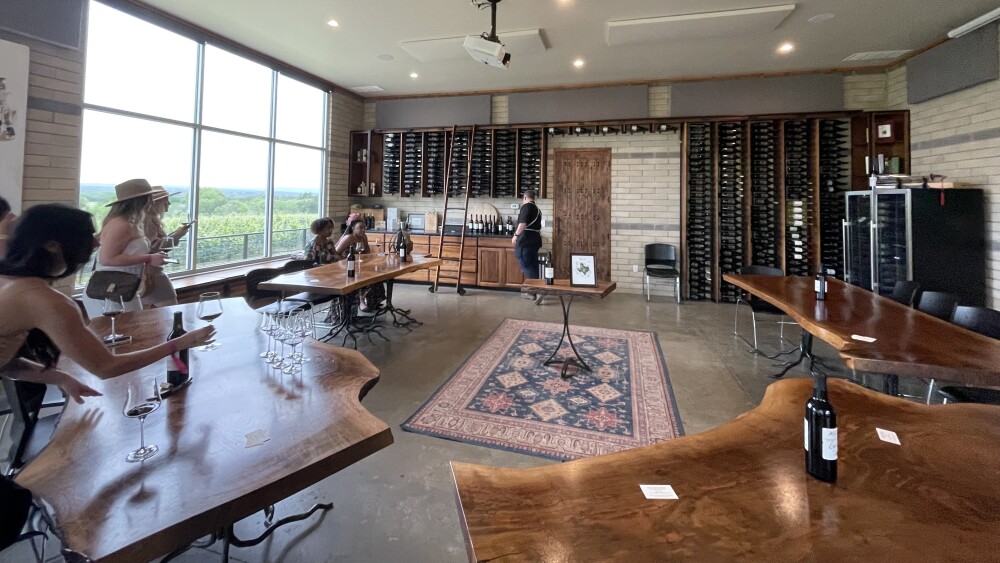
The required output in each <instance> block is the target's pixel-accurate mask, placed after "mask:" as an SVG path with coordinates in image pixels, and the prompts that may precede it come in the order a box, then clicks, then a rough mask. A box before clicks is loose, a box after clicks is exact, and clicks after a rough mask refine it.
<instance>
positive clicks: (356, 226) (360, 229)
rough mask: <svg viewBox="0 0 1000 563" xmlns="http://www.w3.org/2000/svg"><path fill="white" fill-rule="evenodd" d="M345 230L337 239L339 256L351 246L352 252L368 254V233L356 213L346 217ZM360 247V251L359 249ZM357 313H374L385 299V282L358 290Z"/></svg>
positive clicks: (345, 253) (369, 251)
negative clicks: (353, 248)
mask: <svg viewBox="0 0 1000 563" xmlns="http://www.w3.org/2000/svg"><path fill="white" fill-rule="evenodd" d="M347 225H348V227H347V232H345V233H344V235H343V236H342V237H340V240H338V241H337V245H336V247H335V248H336V251H337V254H339V255H340V256H347V251H348V250H349V249H350V248H351V247H352V246H353V247H355V250H354V252H360V253H361V254H369V253H371V251H372V249H371V246H369V245H368V235H366V234H365V222H364V220H363V219H361V216H360V215H358V214H357V213H351V214H350V216H348V217H347ZM359 249H360V251H359ZM358 299H359V302H358V314H359V315H362V316H367V317H370V316H372V315H374V314H375V310H376V309H378V308H379V306H380V305H381V304H382V302H383V301H385V284H381V283H377V284H375V285H370V286H368V287H365V288H362V289H360V290H359V291H358Z"/></svg>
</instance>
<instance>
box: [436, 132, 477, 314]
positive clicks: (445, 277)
mask: <svg viewBox="0 0 1000 563" xmlns="http://www.w3.org/2000/svg"><path fill="white" fill-rule="evenodd" d="M457 133H459V131H458V126H456V125H453V126H452V127H451V141H450V142H449V143H448V153H447V157H446V159H445V168H444V216H443V217H442V218H441V224H442V226H441V237H440V239H439V240H438V251H437V256H438V258H440V259H441V260H442V261H443V262H454V263H456V265H457V267H456V269H455V272H454V275H452V272H451V270H450V269H448V270H445V269H444V268H443V267H442V266H443V264H442V266H438V267H437V268H435V272H436V273H435V275H434V283H433V284H432V285H431V286H430V288H428V289H429V290H430V292H431V293H434V292H436V291H437V289H438V286H439V285H440V284H441V282H442V281H444V282H445V283H449V282H454V284H455V292H456V293H458V294H459V295H465V288H464V287H462V264H463V262H464V260H465V229H466V226H467V225H468V221H469V195H470V194H471V192H472V190H470V189H469V185H470V184H471V182H470V180H471V177H472V145H473V142H474V141H475V138H476V126H475V125H473V126H472V130H471V131H469V137H468V145H467V149H466V155H465V156H466V158H465V196H464V197H461V206H459V205H457V204H453V203H452V202H451V199H452V197H451V185H450V182H451V171H452V170H451V169H452V153H453V150H454V148H455V136H456V134H457ZM459 213H461V216H462V230H461V234H460V235H459V237H458V242H455V241H447V240H446V239H447V238H448V235H447V234H445V227H447V226H448V224H449V223H448V218H449V217H456V216H458V214H459ZM446 248H447V249H448V250H449V251H448V252H445V249H446ZM456 248H457V250H458V252H457V256H455V255H453V254H455V253H454V252H453V251H454V250H455V249H456Z"/></svg>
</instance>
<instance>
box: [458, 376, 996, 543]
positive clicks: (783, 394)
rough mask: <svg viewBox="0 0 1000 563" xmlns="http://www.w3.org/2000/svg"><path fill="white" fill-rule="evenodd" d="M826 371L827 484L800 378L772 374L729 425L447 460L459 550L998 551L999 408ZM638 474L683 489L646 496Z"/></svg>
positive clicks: (647, 480) (803, 381) (808, 387)
mask: <svg viewBox="0 0 1000 563" xmlns="http://www.w3.org/2000/svg"><path fill="white" fill-rule="evenodd" d="M828 385H829V391H830V401H831V402H832V403H833V405H834V407H835V408H836V409H837V418H838V426H839V429H840V451H839V458H840V462H839V467H838V474H839V475H838V481H837V484H836V485H829V484H826V483H822V482H820V481H817V480H816V479H813V478H811V477H808V476H807V475H806V472H805V466H804V465H805V463H804V453H803V452H804V450H803V445H802V416H803V404H804V403H805V402H806V400H807V398H808V397H809V395H810V391H811V381H810V380H808V379H791V380H785V381H780V382H777V383H774V384H772V385H771V386H770V387H769V388H768V390H767V393H766V394H765V396H764V400H763V401H762V402H761V405H760V406H759V407H757V408H756V409H754V410H752V411H750V412H749V413H747V414H745V415H743V416H741V417H740V418H738V419H737V420H735V421H733V422H731V423H728V424H725V425H723V426H720V427H718V428H716V429H714V430H710V431H707V432H703V433H701V434H696V435H694V436H689V437H685V438H678V439H675V440H670V441H668V442H663V443H660V444H656V445H653V446H647V447H645V448H639V449H635V450H629V451H625V452H620V453H615V454H609V455H604V456H599V457H594V458H589V459H583V460H578V461H572V462H567V463H561V464H553V465H548V466H544V467H536V468H530V469H504V468H494V467H485V466H480V465H471V464H467V463H458V462H452V471H453V473H454V477H455V483H456V487H457V491H458V502H459V514H460V516H461V518H462V524H463V528H464V532H465V535H466V539H467V546H468V550H469V559H470V560H471V561H490V562H495V563H500V562H505V563H511V562H515V561H525V562H528V561H530V562H538V563H544V562H551V563H555V562H584V561H636V562H640V561H642V562H645V561H678V560H685V561H988V560H992V561H997V560H1000V446H998V444H1000V408H997V407H992V406H986V405H971V404H970V405H966V404H962V405H944V406H941V405H938V406H925V405H918V404H914V403H911V402H908V401H904V400H902V399H896V398H893V397H887V396H884V395H879V394H877V393H874V392H871V391H868V390H866V389H864V388H862V387H860V386H858V385H854V384H852V383H848V382H845V381H842V380H836V379H831V380H829V382H828ZM876 427H878V428H884V429H887V430H893V431H895V432H896V433H897V434H898V435H899V438H900V441H901V443H902V445H901V446H896V445H892V444H889V443H886V442H882V441H880V440H879V439H878V438H877V436H876V434H875V428H876ZM640 484H669V485H672V486H673V488H674V490H675V491H676V493H677V494H678V496H679V497H680V498H679V500H646V499H645V498H644V496H643V494H642V492H641V491H640V489H639V485H640Z"/></svg>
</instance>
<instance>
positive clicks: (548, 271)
mask: <svg viewBox="0 0 1000 563" xmlns="http://www.w3.org/2000/svg"><path fill="white" fill-rule="evenodd" d="M545 277H547V278H552V277H555V273H554V272H553V271H552V268H545Z"/></svg>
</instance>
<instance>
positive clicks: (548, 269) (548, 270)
mask: <svg viewBox="0 0 1000 563" xmlns="http://www.w3.org/2000/svg"><path fill="white" fill-rule="evenodd" d="M543 272H545V285H552V282H553V281H554V279H553V278H555V269H554V268H553V267H552V258H551V257H549V256H546V257H545V268H544V269H543Z"/></svg>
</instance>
